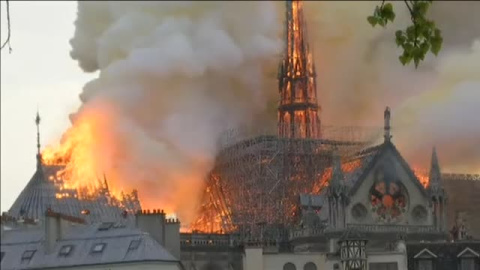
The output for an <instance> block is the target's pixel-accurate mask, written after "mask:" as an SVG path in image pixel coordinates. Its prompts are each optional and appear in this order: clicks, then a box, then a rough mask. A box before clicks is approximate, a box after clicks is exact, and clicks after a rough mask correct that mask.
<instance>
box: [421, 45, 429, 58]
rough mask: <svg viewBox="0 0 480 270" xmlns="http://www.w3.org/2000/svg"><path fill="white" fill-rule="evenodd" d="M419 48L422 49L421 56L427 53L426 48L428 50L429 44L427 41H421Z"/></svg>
mask: <svg viewBox="0 0 480 270" xmlns="http://www.w3.org/2000/svg"><path fill="white" fill-rule="evenodd" d="M420 49H421V50H422V54H423V56H425V54H427V53H428V50H430V44H429V43H428V42H423V43H422V44H421V45H420Z"/></svg>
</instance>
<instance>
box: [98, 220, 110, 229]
mask: <svg viewBox="0 0 480 270" xmlns="http://www.w3.org/2000/svg"><path fill="white" fill-rule="evenodd" d="M112 226H113V222H104V223H102V224H100V226H98V230H99V231H108V230H109V229H110V228H112Z"/></svg>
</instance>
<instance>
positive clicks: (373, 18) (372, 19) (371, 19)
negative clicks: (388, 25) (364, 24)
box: [367, 16, 378, 26]
mask: <svg viewBox="0 0 480 270" xmlns="http://www.w3.org/2000/svg"><path fill="white" fill-rule="evenodd" d="M367 21H368V22H369V23H370V24H371V25H372V26H375V25H376V24H377V22H378V20H377V18H376V17H374V16H368V18H367Z"/></svg>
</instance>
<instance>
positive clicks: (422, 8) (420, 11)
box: [413, 1, 430, 17]
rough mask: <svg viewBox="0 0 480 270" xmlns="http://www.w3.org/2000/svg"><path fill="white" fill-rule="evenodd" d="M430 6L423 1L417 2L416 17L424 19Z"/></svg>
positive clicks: (415, 6) (414, 8)
mask: <svg viewBox="0 0 480 270" xmlns="http://www.w3.org/2000/svg"><path fill="white" fill-rule="evenodd" d="M429 6H430V4H429V3H427V2H423V1H417V2H415V5H414V6H413V10H414V12H415V15H416V17H424V16H425V15H426V14H427V11H428V8H429Z"/></svg>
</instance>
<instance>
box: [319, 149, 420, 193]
mask: <svg viewBox="0 0 480 270" xmlns="http://www.w3.org/2000/svg"><path fill="white" fill-rule="evenodd" d="M388 150H391V152H392V153H393V155H394V157H395V158H396V159H397V160H398V161H399V163H400V164H401V166H402V167H403V168H404V169H405V171H406V172H407V173H408V174H409V175H410V177H411V179H415V180H416V181H415V184H416V185H417V186H418V187H419V188H420V190H421V192H425V189H424V187H423V186H422V184H421V182H420V180H418V178H417V177H416V176H415V174H414V173H413V171H412V169H411V168H410V166H409V165H408V163H407V162H406V160H405V159H404V158H403V157H402V156H401V154H400V153H399V152H398V150H397V149H396V147H395V146H394V145H393V143H391V142H390V141H387V142H384V143H382V144H379V145H375V146H373V147H369V148H366V149H364V150H361V151H359V152H358V153H356V154H355V155H354V156H353V157H351V158H349V159H348V160H345V161H343V162H342V166H341V168H342V172H343V174H344V181H345V185H346V186H347V187H348V188H349V190H350V191H349V193H350V195H353V194H354V193H355V192H356V190H357V189H358V188H359V187H360V185H361V183H362V182H363V179H364V178H365V177H366V176H367V174H368V173H369V172H370V170H371V169H372V168H373V166H374V165H375V164H376V163H377V161H378V160H380V159H381V158H382V156H383V154H384V153H385V152H386V151H388ZM331 176H332V168H327V169H326V170H325V172H324V175H323V177H322V180H321V182H322V183H325V182H328V181H329V180H330V179H331ZM322 186H323V184H322ZM318 191H319V189H316V190H315V188H314V193H318ZM425 194H426V193H425Z"/></svg>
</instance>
